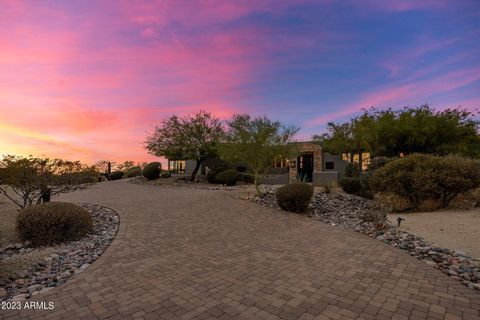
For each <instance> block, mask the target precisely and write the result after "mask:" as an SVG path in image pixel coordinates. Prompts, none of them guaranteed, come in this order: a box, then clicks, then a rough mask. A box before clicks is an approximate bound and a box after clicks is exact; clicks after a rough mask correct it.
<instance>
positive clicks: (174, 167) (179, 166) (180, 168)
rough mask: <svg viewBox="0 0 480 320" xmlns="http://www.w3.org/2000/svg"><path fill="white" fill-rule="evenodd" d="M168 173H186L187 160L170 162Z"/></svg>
mask: <svg viewBox="0 0 480 320" xmlns="http://www.w3.org/2000/svg"><path fill="white" fill-rule="evenodd" d="M168 171H170V172H171V173H185V160H168Z"/></svg>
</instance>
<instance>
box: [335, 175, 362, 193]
mask: <svg viewBox="0 0 480 320" xmlns="http://www.w3.org/2000/svg"><path fill="white" fill-rule="evenodd" d="M340 186H342V188H343V191H345V192H346V193H350V194H358V193H359V192H360V190H361V189H362V184H361V183H360V178H357V177H345V178H342V179H341V180H340Z"/></svg>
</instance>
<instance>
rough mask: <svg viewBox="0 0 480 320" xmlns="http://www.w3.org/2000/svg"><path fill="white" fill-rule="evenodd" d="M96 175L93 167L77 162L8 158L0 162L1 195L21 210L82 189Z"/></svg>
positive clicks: (10, 156) (9, 156)
mask: <svg viewBox="0 0 480 320" xmlns="http://www.w3.org/2000/svg"><path fill="white" fill-rule="evenodd" d="M96 176H97V173H96V170H95V168H94V167H88V166H85V165H83V164H81V163H80V162H78V161H65V160H61V159H48V158H46V159H41V158H34V157H32V156H29V157H20V156H12V155H7V156H5V157H4V158H3V159H2V160H1V161H0V192H1V193H3V194H4V195H5V196H6V197H7V198H8V199H10V200H11V201H12V202H13V203H15V204H16V205H17V206H18V207H20V208H21V209H23V208H25V207H27V206H31V205H33V204H38V203H40V202H42V201H43V202H48V201H50V197H51V196H53V195H55V194H59V193H65V192H70V191H74V190H77V189H82V188H85V187H87V186H88V184H89V183H92V182H94V181H95V178H96Z"/></svg>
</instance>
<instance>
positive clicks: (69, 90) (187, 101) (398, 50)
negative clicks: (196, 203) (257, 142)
mask: <svg viewBox="0 0 480 320" xmlns="http://www.w3.org/2000/svg"><path fill="white" fill-rule="evenodd" d="M423 103H429V104H430V105H432V106H433V107H435V108H439V109H443V108H447V107H457V106H460V105H461V106H463V107H464V108H467V109H470V110H472V111H473V110H474V109H475V108H478V107H480V1H478V0H472V1H462V0H452V1H442V0H422V1H420V0H415V1H407V0H406V1H399V0H390V1H381V0H378V1H374V0H365V1H360V0H350V1H349V0H345V1H334V0H324V1H321V0H316V1H308V0H301V1H292V0H284V1H283V0H279V1H261V0H242V1H227V0H225V1H213V0H205V1H178V0H172V1H170V0H162V1H152V0H145V1H138V0H136V1H121V0H120V1H117V0H112V1H73V0H72V1H11V0H2V1H1V3H0V155H1V154H21V155H28V154H33V155H37V156H50V157H62V158H66V159H71V160H77V159H78V160H82V161H85V162H89V163H94V162H96V161H97V160H100V159H110V160H115V161H123V160H134V161H148V160H152V159H154V157H152V156H149V155H148V154H147V153H146V151H145V150H144V149H143V146H142V141H144V139H145V137H146V135H147V132H148V131H149V130H151V128H152V126H153V125H155V124H156V123H158V122H159V121H160V120H161V119H162V118H164V117H167V116H169V115H172V114H189V113H194V112H197V111H198V110H200V109H203V110H207V111H211V112H213V113H214V114H215V115H216V116H218V117H220V118H222V119H226V118H228V117H229V116H231V115H232V114H234V113H243V112H246V113H250V114H252V115H263V114H266V115H268V116H269V117H271V118H273V119H275V120H280V121H282V122H284V123H287V124H294V125H297V126H300V127H301V128H302V130H301V131H300V134H299V137H298V139H309V138H310V136H311V135H312V134H317V133H322V132H324V129H325V124H326V123H327V122H329V121H337V122H338V121H342V120H345V119H349V118H350V117H351V116H354V115H356V114H358V112H359V111H360V110H361V109H362V108H369V107H377V108H386V107H392V108H401V107H402V106H405V105H410V106H415V105H420V104H423Z"/></svg>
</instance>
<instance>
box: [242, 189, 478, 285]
mask: <svg viewBox="0 0 480 320" xmlns="http://www.w3.org/2000/svg"><path fill="white" fill-rule="evenodd" d="M265 191H266V192H265V197H264V198H261V199H260V198H254V199H251V201H253V202H256V203H259V204H261V205H264V206H268V207H274V208H279V207H278V205H277V202H276V199H275V193H276V187H275V186H269V187H268V188H266V189H265ZM371 204H372V201H371V200H368V199H365V198H362V197H358V196H354V195H350V194H343V193H330V194H327V193H317V194H315V196H314V197H313V199H312V202H311V203H310V206H309V209H308V212H307V215H308V216H309V217H311V218H313V219H316V220H319V221H321V222H324V223H328V224H331V225H332V226H337V227H342V228H349V229H352V230H354V231H356V232H359V233H363V234H365V235H368V236H369V237H372V238H374V239H376V240H379V241H382V242H384V243H386V244H388V245H391V246H393V247H397V248H399V249H402V250H406V251H408V252H409V254H410V255H411V256H413V257H415V258H417V259H419V260H421V261H423V262H425V263H426V264H428V265H429V266H431V267H433V268H435V269H439V270H440V271H442V272H443V273H445V274H447V275H449V276H450V277H452V278H453V279H455V280H457V281H459V282H461V283H462V284H463V285H465V286H467V287H469V288H471V289H476V290H480V259H478V258H473V257H469V256H467V255H465V253H464V252H462V251H459V250H450V249H447V248H441V247H435V246H432V245H431V244H430V243H428V242H427V241H425V240H424V239H423V238H421V237H417V236H415V235H413V234H410V233H408V232H405V231H403V230H400V229H398V228H397V227H396V226H395V225H393V224H391V223H389V222H388V221H387V222H386V224H385V227H384V228H383V229H381V230H378V229H377V228H376V227H375V224H374V223H373V222H366V221H364V220H363V219H362V216H365V212H366V211H368V210H371Z"/></svg>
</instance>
